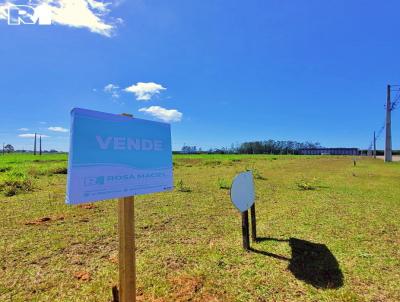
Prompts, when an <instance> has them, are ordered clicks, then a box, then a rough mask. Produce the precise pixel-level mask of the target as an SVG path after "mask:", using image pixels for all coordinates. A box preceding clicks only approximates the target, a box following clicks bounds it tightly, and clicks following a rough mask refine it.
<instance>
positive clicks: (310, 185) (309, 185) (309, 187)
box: [296, 178, 319, 191]
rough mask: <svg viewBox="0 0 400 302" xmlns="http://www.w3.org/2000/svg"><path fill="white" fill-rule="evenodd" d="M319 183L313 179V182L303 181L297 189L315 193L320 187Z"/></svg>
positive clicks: (298, 184)
mask: <svg viewBox="0 0 400 302" xmlns="http://www.w3.org/2000/svg"><path fill="white" fill-rule="evenodd" d="M317 182H318V179H317V178H313V179H312V180H311V181H310V180H306V179H302V180H300V181H299V182H298V183H297V184H296V185H297V188H298V189H299V190H301V191H313V190H316V189H317V188H318V187H319V186H318V184H317Z"/></svg>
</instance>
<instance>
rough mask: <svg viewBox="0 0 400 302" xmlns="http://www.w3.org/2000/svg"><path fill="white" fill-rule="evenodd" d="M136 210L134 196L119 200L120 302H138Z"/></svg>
mask: <svg viewBox="0 0 400 302" xmlns="http://www.w3.org/2000/svg"><path fill="white" fill-rule="evenodd" d="M134 208H135V203H134V197H133V196H131V197H124V198H120V199H119V202H118V233H119V302H135V301H136V257H135V211H134Z"/></svg>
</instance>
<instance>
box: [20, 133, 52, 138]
mask: <svg viewBox="0 0 400 302" xmlns="http://www.w3.org/2000/svg"><path fill="white" fill-rule="evenodd" d="M18 136H19V137H22V138H34V137H35V133H24V134H20V135H18ZM36 136H37V138H39V137H40V136H41V137H50V136H48V135H44V134H37V135H36Z"/></svg>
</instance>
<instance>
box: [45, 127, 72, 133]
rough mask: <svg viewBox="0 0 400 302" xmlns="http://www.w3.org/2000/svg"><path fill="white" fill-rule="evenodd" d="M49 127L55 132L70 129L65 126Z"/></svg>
mask: <svg viewBox="0 0 400 302" xmlns="http://www.w3.org/2000/svg"><path fill="white" fill-rule="evenodd" d="M47 129H48V130H50V131H54V132H64V133H65V132H68V131H69V130H68V129H65V128H63V127H49V128H47Z"/></svg>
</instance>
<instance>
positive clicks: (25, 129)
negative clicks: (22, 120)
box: [18, 128, 29, 131]
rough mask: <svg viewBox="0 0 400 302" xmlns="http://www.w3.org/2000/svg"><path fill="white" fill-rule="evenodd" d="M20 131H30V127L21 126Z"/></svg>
mask: <svg viewBox="0 0 400 302" xmlns="http://www.w3.org/2000/svg"><path fill="white" fill-rule="evenodd" d="M18 131H29V128H19V129H18Z"/></svg>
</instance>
